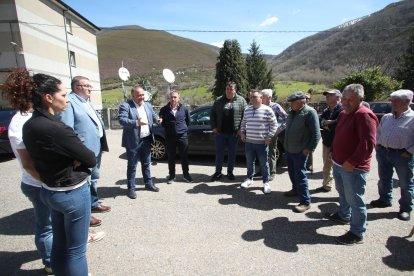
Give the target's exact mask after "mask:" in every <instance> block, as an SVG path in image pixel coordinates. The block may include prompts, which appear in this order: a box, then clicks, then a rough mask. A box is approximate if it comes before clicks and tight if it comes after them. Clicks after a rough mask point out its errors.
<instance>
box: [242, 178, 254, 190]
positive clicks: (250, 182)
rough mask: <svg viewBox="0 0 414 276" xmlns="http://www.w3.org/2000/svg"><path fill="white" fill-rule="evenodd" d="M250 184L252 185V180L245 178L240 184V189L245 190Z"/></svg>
mask: <svg viewBox="0 0 414 276" xmlns="http://www.w3.org/2000/svg"><path fill="white" fill-rule="evenodd" d="M252 184H253V180H251V179H248V178H246V180H245V181H244V182H243V183H242V184H240V187H242V188H247V187H249V186H250V185H252Z"/></svg>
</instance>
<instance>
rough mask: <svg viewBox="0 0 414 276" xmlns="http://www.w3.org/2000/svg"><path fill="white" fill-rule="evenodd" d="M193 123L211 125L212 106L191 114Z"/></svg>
mask: <svg viewBox="0 0 414 276" xmlns="http://www.w3.org/2000/svg"><path fill="white" fill-rule="evenodd" d="M190 120H191V124H192V125H209V124H210V108H206V109H202V110H200V111H197V112H195V113H193V114H191V116H190Z"/></svg>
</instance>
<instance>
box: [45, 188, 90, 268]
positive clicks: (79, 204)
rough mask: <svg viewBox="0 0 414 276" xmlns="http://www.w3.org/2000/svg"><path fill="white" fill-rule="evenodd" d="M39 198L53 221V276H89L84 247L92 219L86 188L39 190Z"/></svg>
mask: <svg viewBox="0 0 414 276" xmlns="http://www.w3.org/2000/svg"><path fill="white" fill-rule="evenodd" d="M40 194H41V198H42V200H43V201H44V202H45V204H46V205H47V206H48V207H49V209H50V212H51V217H52V230H53V245H52V255H51V264H52V269H53V272H54V273H55V275H56V276H60V275H82V276H84V275H85V276H86V275H88V264H87V260H86V244H87V242H88V229H89V220H90V217H91V196H90V192H89V186H88V185H87V184H85V185H82V186H81V187H79V188H77V189H74V190H69V191H64V192H56V191H50V190H47V189H44V188H42V190H41V192H40Z"/></svg>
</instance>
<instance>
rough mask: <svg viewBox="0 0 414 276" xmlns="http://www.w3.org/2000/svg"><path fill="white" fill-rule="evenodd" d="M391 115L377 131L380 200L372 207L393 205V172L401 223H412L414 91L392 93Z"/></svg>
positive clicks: (413, 193) (375, 201)
mask: <svg viewBox="0 0 414 276" xmlns="http://www.w3.org/2000/svg"><path fill="white" fill-rule="evenodd" d="M390 96H391V105H392V112H391V113H388V114H386V115H384V117H382V119H381V123H380V125H379V127H378V129H377V146H376V150H377V155H376V156H377V161H378V175H379V181H378V193H379V196H380V197H379V199H377V200H373V201H371V207H374V208H385V207H390V206H391V205H392V188H393V178H392V176H393V173H394V168H395V171H396V172H397V175H398V179H399V181H398V183H399V186H400V189H401V198H400V200H399V203H400V211H399V213H398V218H399V219H400V220H405V221H407V220H410V213H411V210H412V209H413V200H412V198H413V195H414V184H413V168H414V158H413V154H414V111H413V110H411V108H410V103H411V101H412V100H413V92H412V91H411V90H397V91H395V92H393V93H391V95H390Z"/></svg>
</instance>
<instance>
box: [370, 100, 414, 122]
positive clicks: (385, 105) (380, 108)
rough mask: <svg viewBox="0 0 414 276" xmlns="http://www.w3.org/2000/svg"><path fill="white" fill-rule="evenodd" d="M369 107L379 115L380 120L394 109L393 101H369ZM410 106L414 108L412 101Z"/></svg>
mask: <svg viewBox="0 0 414 276" xmlns="http://www.w3.org/2000/svg"><path fill="white" fill-rule="evenodd" d="M369 107H370V108H371V110H372V112H374V114H375V115H376V116H377V118H378V120H381V118H382V116H384V115H385V114H387V113H390V112H391V110H392V107H391V102H371V103H369ZM410 107H411V109H412V110H414V103H411V104H410Z"/></svg>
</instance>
